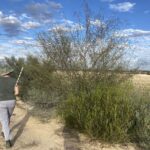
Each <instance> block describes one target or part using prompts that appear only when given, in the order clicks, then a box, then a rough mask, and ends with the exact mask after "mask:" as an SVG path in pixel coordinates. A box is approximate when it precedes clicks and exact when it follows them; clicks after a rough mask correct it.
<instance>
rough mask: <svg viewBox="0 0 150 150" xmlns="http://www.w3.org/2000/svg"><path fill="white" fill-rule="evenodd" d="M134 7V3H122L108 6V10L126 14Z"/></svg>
mask: <svg viewBox="0 0 150 150" xmlns="http://www.w3.org/2000/svg"><path fill="white" fill-rule="evenodd" d="M135 5H136V3H131V2H123V3H117V4H109V8H110V9H112V10H115V11H119V12H128V11H130V10H131V9H133V7H134V6H135Z"/></svg>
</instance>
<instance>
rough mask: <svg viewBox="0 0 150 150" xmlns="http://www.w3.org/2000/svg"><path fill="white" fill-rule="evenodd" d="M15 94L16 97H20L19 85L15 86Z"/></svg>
mask: <svg viewBox="0 0 150 150" xmlns="http://www.w3.org/2000/svg"><path fill="white" fill-rule="evenodd" d="M14 94H15V96H18V95H19V86H18V85H15V87H14Z"/></svg>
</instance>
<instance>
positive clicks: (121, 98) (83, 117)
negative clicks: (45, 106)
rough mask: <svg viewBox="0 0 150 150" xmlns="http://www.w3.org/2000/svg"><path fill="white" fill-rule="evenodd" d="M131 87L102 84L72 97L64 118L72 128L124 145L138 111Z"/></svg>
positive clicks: (63, 112) (65, 105)
mask: <svg viewBox="0 0 150 150" xmlns="http://www.w3.org/2000/svg"><path fill="white" fill-rule="evenodd" d="M130 90H131V86H130V85H129V84H127V83H126V84H125V83H124V84H120V85H111V84H106V83H101V84H100V85H98V86H97V87H96V88H94V89H91V90H90V91H88V92H87V91H79V93H78V95H75V94H70V95H69V96H68V98H67V100H66V101H65V102H64V104H63V105H61V111H60V113H61V115H62V117H63V118H64V120H65V122H66V124H67V125H68V126H70V127H73V128H76V129H79V130H81V131H83V132H86V133H87V134H89V135H90V136H92V137H96V138H99V139H102V140H104V141H111V142H115V141H116V142H124V141H127V140H128V138H129V134H128V131H129V129H130V128H131V126H132V124H133V116H134V108H133V102H132V101H131V95H130Z"/></svg>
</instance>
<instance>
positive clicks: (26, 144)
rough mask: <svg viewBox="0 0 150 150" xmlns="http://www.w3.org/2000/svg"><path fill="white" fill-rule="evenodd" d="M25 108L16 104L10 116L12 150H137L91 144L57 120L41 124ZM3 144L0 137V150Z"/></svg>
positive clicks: (2, 148)
mask: <svg viewBox="0 0 150 150" xmlns="http://www.w3.org/2000/svg"><path fill="white" fill-rule="evenodd" d="M25 108H26V107H25V105H24V104H23V103H22V102H21V103H19V104H17V106H16V108H15V111H14V114H13V116H12V121H11V130H12V133H13V136H14V146H13V148H11V149H12V150H137V148H134V147H133V146H131V145H129V146H119V145H115V146H106V145H105V146H104V145H102V144H100V143H98V142H95V141H94V142H92V141H90V140H89V139H88V138H86V137H85V136H83V135H82V134H78V133H77V132H74V131H71V130H68V129H66V128H65V127H64V125H63V124H62V123H61V122H60V121H59V120H58V119H51V120H50V121H48V122H47V123H42V122H41V121H39V120H38V119H37V118H35V117H33V116H31V115H30V113H28V112H27V110H26V109H25ZM4 144H5V143H4V141H3V138H2V137H0V150H5V145H4Z"/></svg>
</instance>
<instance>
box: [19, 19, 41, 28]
mask: <svg viewBox="0 0 150 150" xmlns="http://www.w3.org/2000/svg"><path fill="white" fill-rule="evenodd" d="M40 26H41V24H40V23H38V22H33V21H29V22H25V23H24V24H23V25H22V27H24V28H25V29H34V28H38V27H40Z"/></svg>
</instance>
